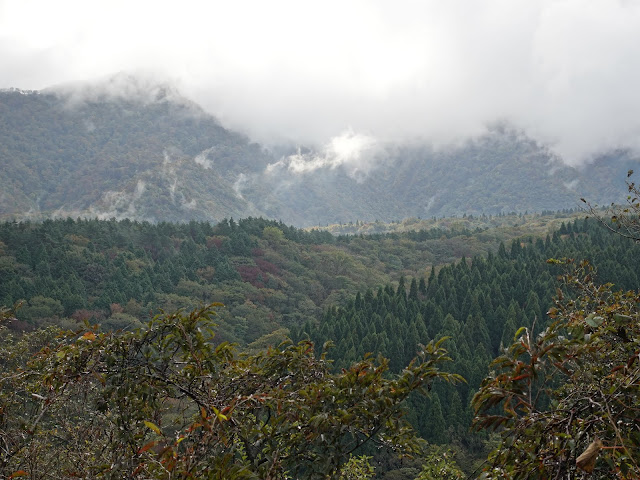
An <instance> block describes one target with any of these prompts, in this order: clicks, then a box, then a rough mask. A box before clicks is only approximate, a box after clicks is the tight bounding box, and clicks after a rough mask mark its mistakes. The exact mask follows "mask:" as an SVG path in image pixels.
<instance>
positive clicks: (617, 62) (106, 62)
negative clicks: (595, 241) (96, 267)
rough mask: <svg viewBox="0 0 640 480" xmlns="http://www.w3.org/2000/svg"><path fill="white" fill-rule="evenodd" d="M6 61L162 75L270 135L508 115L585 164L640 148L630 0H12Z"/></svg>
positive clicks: (433, 133) (433, 130) (401, 127)
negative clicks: (593, 158)
mask: <svg viewBox="0 0 640 480" xmlns="http://www.w3.org/2000/svg"><path fill="white" fill-rule="evenodd" d="M0 64H1V65H2V69H0V87H12V86H14V87H20V88H27V89H30V88H38V89H39V88H43V87H47V86H49V85H52V84H58V83H61V82H66V81H78V80H83V79H87V78H95V77H101V76H105V75H109V74H112V73H115V72H118V71H133V72H137V71H145V72H152V73H158V74H162V75H163V77H166V76H168V77H170V78H175V79H178V83H179V88H180V89H181V90H182V91H183V92H185V93H186V94H187V95H188V96H190V97H191V98H193V99H194V100H196V101H197V102H198V103H200V104H202V105H203V106H204V107H205V108H206V109H207V110H209V111H210V112H211V113H213V114H215V115H217V116H218V117H219V118H221V120H222V121H223V122H224V123H225V124H227V125H229V126H232V127H235V128H241V129H243V130H244V131H246V132H248V133H249V134H250V135H251V136H252V137H253V138H255V139H257V140H259V141H264V142H278V141H282V140H285V139H286V140H293V141H296V142H298V143H304V144H306V143H313V144H315V145H326V144H328V143H330V141H331V140H330V139H331V138H335V137H340V135H341V134H340V132H343V131H345V129H347V128H349V127H352V128H353V131H355V132H367V135H368V136H372V137H375V138H378V139H380V141H387V140H396V139H416V138H423V139H426V140H429V141H432V142H434V143H436V144H438V143H448V142H451V141H455V140H456V139H458V138H460V137H467V136H474V135H478V134H480V133H482V132H483V131H484V130H485V128H486V125H487V124H490V123H492V122H494V121H496V120H507V121H510V122H512V123H513V124H515V126H517V127H521V128H524V129H525V130H526V131H527V132H529V133H530V134H532V135H534V136H535V138H537V139H539V140H542V141H544V142H546V143H548V144H550V145H551V147H552V148H553V149H554V151H555V152H557V153H559V154H561V155H562V156H563V157H564V158H565V160H567V161H569V162H573V163H576V162H579V161H583V160H585V159H588V158H589V157H590V156H591V155H594V154H596V153H599V152H601V151H605V150H608V149H611V148H620V147H622V148H624V147H628V148H635V149H640V116H639V115H637V112H638V111H640V95H638V94H637V88H638V85H640V2H638V1H633V0H631V1H615V0H538V1H531V0H526V1H525V0H482V1H477V2H469V1H463V0H449V1H447V2H441V1H435V0H434V1H430V0H425V1H417V0H416V1H410V0H406V1H394V2H391V1H383V0H369V1H365V0H353V1H338V0H327V1H325V2H296V1H293V0H273V1H270V2H261V1H258V0H255V1H250V0H237V1H234V2H221V1H212V2H204V1H203V2H198V1H181V2H177V1H154V2H151V1H142V0H140V1H136V2H129V1H127V2H125V1H123V0H111V1H108V2H107V1H96V2H86V1H65V0H60V1H57V2H46V1H36V0H13V1H10V0H4V1H2V0H0ZM336 155H337V154H336Z"/></svg>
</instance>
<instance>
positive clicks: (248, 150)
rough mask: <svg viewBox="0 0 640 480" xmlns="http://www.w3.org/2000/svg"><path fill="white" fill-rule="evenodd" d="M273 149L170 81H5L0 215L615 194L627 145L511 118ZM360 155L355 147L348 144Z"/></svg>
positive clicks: (350, 208)
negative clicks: (589, 148)
mask: <svg viewBox="0 0 640 480" xmlns="http://www.w3.org/2000/svg"><path fill="white" fill-rule="evenodd" d="M287 148H288V149H289V150H288V151H286V150H285V153H284V154H278V155H276V154H274V153H273V152H269V151H267V150H266V149H264V148H262V147H261V146H260V145H257V144H255V143H251V142H250V140H249V139H248V138H246V137H245V136H243V135H241V134H238V133H236V132H233V131H230V130H228V129H225V128H224V127H222V126H221V125H220V124H219V123H218V121H217V120H216V119H215V118H214V117H212V116H210V115H208V114H207V113H205V112H204V111H203V110H202V109H201V108H200V107H198V106H197V105H195V104H193V103H192V102H190V101H188V100H186V99H184V98H183V97H181V96H180V95H179V94H178V93H177V92H176V91H175V89H173V88H171V87H170V86H167V85H162V84H153V83H148V82H147V83H145V82H142V81H140V80H139V79H136V78H134V77H127V76H126V75H120V76H115V77H113V78H111V79H109V80H108V81H106V82H104V83H102V84H98V85H84V86H70V87H65V88H58V89H55V90H48V91H43V92H23V91H19V90H15V89H14V90H9V91H1V92H0V167H1V169H2V173H3V180H2V182H0V218H25V217H27V218H28V217H32V218H44V217H52V216H53V217H61V216H62V217H66V216H72V217H76V216H89V217H98V218H112V217H115V218H125V217H126V218H134V219H139V220H150V221H185V220H191V219H195V220H209V221H219V220H221V219H223V218H228V217H231V216H233V217H236V218H237V217H247V216H266V217H269V218H275V219H280V220H283V221H284V222H286V223H290V224H295V225H298V226H309V225H323V224H328V223H341V222H345V223H346V222H349V221H355V220H365V221H374V220H381V221H393V220H398V219H402V218H407V217H431V216H443V215H447V216H448V215H456V214H462V213H467V214H482V213H487V214H496V213H503V212H511V211H519V212H524V211H526V210H529V211H542V210H558V209H563V208H575V207H577V206H578V205H579V204H580V202H579V198H580V197H581V196H584V197H587V198H589V199H590V200H591V201H593V202H597V203H601V204H602V203H609V202H611V201H614V200H618V199H619V198H618V197H617V195H619V192H622V191H623V188H621V184H623V181H624V178H625V174H626V171H627V169H629V168H633V166H634V165H637V163H638V160H637V159H634V157H633V156H632V155H630V154H629V153H628V152H614V153H611V154H609V155H607V156H604V157H602V158H600V159H597V160H596V161H595V162H594V163H593V164H591V165H587V166H586V167H583V168H582V169H575V168H571V167H568V166H566V165H564V164H563V163H562V162H561V161H560V160H559V159H558V158H557V157H555V156H554V155H552V154H551V153H550V152H549V150H548V149H546V148H544V147H543V146H541V145H539V144H537V143H536V142H534V141H533V140H531V139H529V138H527V137H526V136H525V135H523V134H520V133H516V132H514V131H512V130H509V129H508V128H496V129H493V130H491V131H489V132H488V133H487V134H486V135H484V136H482V137H480V138H477V139H474V140H469V141H467V142H465V143H462V144H459V145H456V146H452V147H449V148H440V149H437V150H436V149H433V148H430V147H428V146H425V145H420V144H416V145H391V144H386V145H379V146H378V148H376V149H374V150H372V151H369V152H365V153H362V158H360V157H357V160H358V162H357V163H355V164H354V163H353V162H351V161H350V160H349V158H342V157H339V156H334V157H328V156H327V153H326V152H322V151H319V152H315V151H312V150H305V151H304V152H303V153H302V154H301V153H300V152H297V153H296V151H295V150H294V149H293V148H289V147H287ZM355 155H356V156H358V155H361V152H355Z"/></svg>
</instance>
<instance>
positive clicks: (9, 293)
mask: <svg viewBox="0 0 640 480" xmlns="http://www.w3.org/2000/svg"><path fill="white" fill-rule="evenodd" d="M556 217H559V218H556ZM563 218H564V219H568V218H569V217H566V216H564V217H563V216H562V215H559V216H557V215H547V216H540V215H530V216H528V217H524V216H517V215H516V216H511V217H501V218H500V219H497V220H495V219H492V218H488V217H487V218H486V219H484V220H481V219H477V220H472V219H458V220H455V221H451V222H449V223H447V224H442V225H439V228H431V229H423V230H419V231H416V232H408V233H404V234H395V233H391V234H385V235H373V236H338V237H334V236H332V235H331V234H329V233H328V232H321V231H317V230H313V231H304V230H299V229H296V228H293V227H288V226H286V225H284V224H282V223H279V222H273V221H269V220H264V219H260V218H250V219H244V220H239V221H237V222H236V221H234V220H225V221H224V222H221V223H219V224H217V225H211V224H208V223H203V222H190V223H188V224H172V223H160V224H157V225H154V224H151V223H147V222H132V221H129V220H124V221H120V222H118V221H115V220H108V221H101V220H72V219H67V220H55V221H52V220H46V221H44V222H42V223H35V222H34V223H30V222H26V223H4V224H2V225H0V242H2V243H0V247H1V248H0V262H1V264H0V265H1V269H0V273H1V275H2V282H1V283H0V299H1V301H2V303H3V304H4V305H13V304H14V303H15V302H18V301H20V300H24V305H23V307H22V308H21V309H20V310H19V312H18V318H19V319H20V320H21V321H23V322H25V324H26V325H29V326H31V327H35V326H39V325H42V324H49V323H56V324H61V323H62V324H64V325H67V326H69V325H73V324H75V323H76V322H81V321H83V320H91V321H95V322H99V323H102V324H104V325H105V326H110V327H111V328H120V327H127V326H128V327H131V326H135V325H139V320H144V319H147V318H149V314H150V312H153V313H155V312H157V310H158V309H159V308H162V309H164V310H166V311H173V310H175V309H178V308H193V307H195V306H197V305H199V304H200V303H201V302H211V301H218V302H222V303H224V304H225V305H226V308H225V309H223V310H222V311H221V312H220V316H219V318H220V321H221V322H224V325H225V328H223V329H221V332H220V334H219V338H222V339H229V340H233V341H238V342H240V343H242V344H246V343H251V342H253V341H256V340H258V339H259V338H260V337H262V336H263V335H267V334H271V333H272V332H274V331H276V330H278V329H280V328H289V327H292V326H296V325H301V324H303V323H304V322H306V321H315V319H317V318H318V317H319V316H320V315H321V314H322V312H323V311H324V310H325V309H327V308H328V307H330V306H332V305H340V304H344V302H345V301H346V300H347V299H348V298H350V297H351V296H352V295H353V294H354V293H355V292H358V291H361V292H364V291H365V290H366V289H367V288H377V287H378V286H379V285H384V284H386V283H388V282H391V281H398V279H399V278H400V277H401V276H402V275H406V276H410V277H420V276H424V275H426V274H428V269H429V268H431V266H433V265H441V264H445V263H448V262H451V261H454V260H456V259H459V258H461V257H462V256H467V258H470V257H472V256H476V255H485V254H486V253H487V252H489V251H497V249H498V245H499V243H500V242H501V241H507V242H508V241H510V239H511V238H513V237H514V236H518V235H523V234H525V233H527V232H528V233H530V234H534V232H537V234H541V233H542V232H544V231H545V230H544V228H549V226H550V225H553V224H558V223H559V222H561V221H562V219H563ZM494 224H495V225H494ZM512 224H517V226H516V227H510V226H509V225H512ZM544 225H547V227H543V226H544ZM69 322H71V323H69ZM282 333H284V331H281V334H282Z"/></svg>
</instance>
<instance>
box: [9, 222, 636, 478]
mask: <svg viewBox="0 0 640 480" xmlns="http://www.w3.org/2000/svg"><path fill="white" fill-rule="evenodd" d="M584 217H585V215H584V213H582V214H580V213H575V212H565V213H552V212H547V213H545V214H544V215H541V214H532V215H523V214H514V215H511V216H509V215H507V216H502V215H501V216H499V217H485V218H478V217H475V218H474V217H469V218H467V217H465V218H460V219H446V221H445V219H442V220H440V221H437V222H435V221H434V222H432V223H428V222H422V221H414V222H408V223H410V224H412V225H413V227H414V229H412V228H411V227H410V225H408V224H407V222H402V224H400V223H398V224H397V225H396V226H395V227H385V228H384V229H381V230H384V231H385V232H386V233H376V234H369V235H363V234H359V233H357V231H356V232H353V233H352V234H350V235H333V234H332V233H330V232H329V231H326V230H319V229H313V230H302V229H297V228H294V227H290V226H287V225H285V224H283V223H282V222H276V221H272V220H266V219H263V218H246V219H240V220H237V221H235V220H233V219H225V220H223V221H222V222H220V223H218V224H215V225H212V224H210V223H207V222H197V221H191V222H189V223H166V222H163V223H158V224H153V223H149V222H137V221H131V220H121V221H117V220H115V219H112V220H97V219H75V220H74V219H71V218H67V219H64V220H62V219H60V220H45V221H42V222H15V221H13V222H5V223H3V224H1V225H0V304H2V305H4V306H5V307H4V309H3V310H2V312H3V325H2V327H1V328H2V329H3V334H2V345H1V346H0V348H1V349H2V353H3V356H2V358H3V360H2V365H1V367H2V369H1V372H0V381H1V382H2V398H1V399H0V409H1V410H0V436H1V437H2V442H1V443H2V446H1V452H2V453H1V457H0V469H1V471H2V475H3V476H4V477H6V478H18V477H21V476H23V477H26V478H49V477H48V476H47V475H50V472H57V473H56V474H55V475H54V476H56V477H57V478H63V477H64V478H94V477H100V478H122V477H123V476H125V477H133V478H274V479H275V478H328V477H329V478H344V479H347V478H371V477H373V476H375V477H376V478H382V479H387V480H393V479H411V480H413V479H416V478H420V479H431V478H433V479H435V478H475V477H477V476H479V475H481V472H483V473H482V475H485V477H484V478H552V475H574V476H576V475H579V474H580V473H579V471H580V472H589V473H591V471H593V469H594V466H593V465H591V464H588V465H587V469H584V468H582V466H581V465H579V464H578V463H576V459H579V458H580V456H581V453H582V451H583V450H585V449H586V448H587V447H589V448H592V451H596V453H595V455H596V456H595V457H593V458H592V459H590V461H591V460H593V462H592V463H594V464H595V465H596V467H595V468H596V470H595V472H596V474H598V475H604V476H606V477H607V478H613V477H616V478H635V473H638V471H639V470H638V467H637V462H638V456H637V454H635V453H633V449H632V447H633V448H636V447H637V444H638V443H640V442H639V440H640V432H638V430H637V421H636V416H634V415H631V414H629V415H627V416H625V415H626V414H623V412H624V411H625V409H628V408H629V406H632V405H634V403H633V402H635V401H636V400H637V395H636V392H637V389H638V381H639V377H638V375H637V372H638V370H637V362H636V361H635V359H636V357H637V351H640V350H638V345H637V342H639V341H640V339H639V337H637V336H636V333H637V328H638V327H637V324H638V322H637V315H638V314H637V302H638V296H637V293H634V289H636V288H637V285H638V276H637V275H638V274H637V272H638V271H640V255H638V253H639V252H638V248H640V246H638V245H637V244H636V243H635V242H633V241H631V240H630V239H628V238H625V237H624V236H621V235H616V234H614V233H611V232H610V231H608V229H607V228H606V227H605V226H604V225H603V224H602V222H599V221H597V220H596V219H593V218H592V219H585V218H584ZM623 218H626V217H623ZM371 225H373V224H367V225H365V224H364V223H362V224H360V222H357V224H356V225H355V227H356V228H357V229H365V230H366V229H369V227H370V226H371ZM426 225H431V227H430V228H427V227H426ZM416 226H419V227H420V229H415V227H416ZM352 227H354V226H353V225H352V226H351V227H347V226H343V227H342V228H352ZM378 227H379V226H378ZM378 227H376V228H378ZM405 227H406V228H405ZM614 229H615V228H614ZM583 261H586V262H588V263H583ZM592 266H593V267H592ZM603 358H604V359H606V361H604V360H603ZM597 369H599V370H597ZM596 370H597V371H596ZM594 376H595V377H597V378H601V379H602V380H601V381H600V383H595V382H594V381H593V380H591V381H590V380H589V378H591V379H592V378H593V377H594ZM605 379H606V381H605ZM605 383H606V385H605ZM571 385H574V388H575V389H576V391H579V390H580V388H578V387H576V385H577V386H584V389H585V391H584V392H581V394H582V393H584V397H580V396H579V395H577V394H576V395H573V394H572V393H571V390H570V387H571ZM587 387H588V388H591V389H592V391H587V390H586V389H587ZM605 387H606V388H605ZM593 389H596V390H597V391H593ZM603 392H604V393H603ZM598 395H601V397H602V398H600V397H599V396H598ZM534 397H535V399H534ZM586 398H588V399H590V400H585V399H586ZM571 402H573V403H571ZM585 402H586V406H585ZM631 408H634V409H635V407H631ZM549 412H552V413H549ZM598 418H600V420H601V421H600V422H599V421H598ZM602 419H608V420H607V421H609V423H611V422H613V423H612V425H613V426H611V425H609V424H607V422H606V421H602ZM603 423H604V424H605V425H603ZM541 438H544V439H545V440H544V441H542V440H541ZM536 442H537V443H536ZM600 451H602V452H607V455H604V454H602V455H600V457H599V458H600V459H599V460H598V463H597V464H596V463H595V462H596V457H597V456H598V452H600ZM407 455H408V457H407ZM518 455H519V456H518ZM592 456H593V455H592ZM563 458H564V460H562V462H560V460H558V459H563ZM552 459H553V460H552ZM554 462H555V463H554ZM525 466H526V468H525ZM589 468H590V469H591V470H589ZM598 472H600V473H598ZM607 472H608V473H607ZM612 472H615V474H614V473H612ZM634 472H635V473H634ZM594 475H595V474H594ZM327 476H328V477H327ZM556 478H560V477H556ZM571 478H574V477H571Z"/></svg>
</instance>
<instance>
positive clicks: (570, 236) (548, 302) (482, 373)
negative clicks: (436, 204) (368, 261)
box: [293, 220, 640, 449]
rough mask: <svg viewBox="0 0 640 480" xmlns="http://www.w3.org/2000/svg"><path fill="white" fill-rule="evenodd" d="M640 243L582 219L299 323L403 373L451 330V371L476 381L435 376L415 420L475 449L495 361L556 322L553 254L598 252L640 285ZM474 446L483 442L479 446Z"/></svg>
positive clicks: (598, 260)
mask: <svg viewBox="0 0 640 480" xmlns="http://www.w3.org/2000/svg"><path fill="white" fill-rule="evenodd" d="M639 253H640V246H638V245H635V244H633V243H632V242H629V241H628V239H625V238H622V237H619V236H616V235H612V234H610V233H609V232H607V231H606V230H605V229H604V228H603V227H602V225H600V224H599V223H597V222H595V221H587V220H575V221H574V222H571V223H568V224H566V225H564V224H563V225H562V226H561V228H560V229H558V230H557V231H555V232H554V233H553V234H552V235H549V236H547V237H546V238H545V239H542V238H537V239H533V238H525V239H519V240H514V241H512V242H511V244H510V246H509V247H507V248H505V246H504V244H501V245H500V247H499V249H498V251H497V253H495V254H494V253H489V255H488V256H487V257H483V256H475V257H473V258H472V259H462V260H461V261H459V262H457V263H455V264H450V265H447V266H444V267H442V268H441V269H439V270H438V271H437V273H436V269H435V268H434V269H432V270H431V273H430V275H429V277H428V278H424V277H420V278H416V277H414V278H412V279H411V280H410V281H409V280H408V279H407V280H406V281H405V280H404V279H401V281H400V283H399V284H398V285H397V286H392V285H386V286H384V287H382V286H381V287H379V288H378V289H377V290H371V289H369V290H367V291H366V292H365V293H364V294H361V293H358V294H357V295H356V296H355V298H354V299H352V300H351V301H349V303H348V304H347V305H346V306H344V307H338V306H336V307H332V308H330V309H328V310H326V311H325V313H324V315H323V317H322V319H321V321H320V322H319V323H308V324H307V325H305V326H304V327H303V328H302V329H294V332H293V336H294V338H295V339H300V338H305V337H306V336H307V335H308V336H309V338H311V340H313V341H314V342H315V343H316V344H318V345H320V344H323V343H324V342H326V341H328V340H330V341H332V342H333V344H334V347H333V348H332V349H331V350H330V351H329V357H330V358H331V359H333V360H334V362H335V363H334V364H335V367H336V368H338V369H339V368H345V367H346V366H348V365H350V364H351V363H353V362H354V361H356V360H357V359H358V358H362V357H363V356H364V355H365V354H367V353H371V354H374V355H376V354H382V355H383V356H385V357H387V358H389V359H390V369H391V371H394V372H400V371H401V370H402V368H404V366H405V365H407V364H408V363H409V361H410V360H411V359H412V358H413V357H414V356H415V355H416V352H417V351H418V345H419V344H426V343H428V342H429V341H430V340H434V339H440V338H442V337H448V338H449V339H448V340H447V342H446V343H445V346H446V348H447V349H448V351H449V352H450V354H451V356H452V358H453V362H452V364H451V365H450V366H448V367H447V369H448V370H449V371H451V372H456V373H459V374H460V375H462V376H463V377H464V378H465V379H466V380H467V383H461V384H458V385H457V386H452V385H447V384H435V385H434V387H433V390H432V391H431V396H430V398H429V399H425V398H424V397H415V398H414V400H413V403H412V418H413V422H414V424H415V425H416V426H417V428H418V430H419V432H420V433H421V435H423V437H424V438H427V439H428V440H429V441H431V442H434V443H440V444H443V443H451V442H458V443H459V444H461V445H466V446H467V447H469V448H471V449H473V448H477V447H478V443H477V440H474V439H473V438H471V437H470V433H469V427H470V425H471V419H472V418H473V411H472V409H471V399H472V397H473V395H474V394H475V392H476V391H477V389H478V387H479V386H480V383H481V381H482V380H483V379H484V378H485V377H486V375H487V373H488V365H489V363H490V362H491V360H492V359H493V358H495V357H496V356H497V355H498V354H499V353H500V352H501V351H502V350H503V348H504V347H506V346H508V345H511V343H512V342H513V341H514V335H515V333H516V331H517V330H518V329H519V328H520V327H527V328H528V329H530V330H533V331H535V332H541V331H542V330H544V329H545V328H546V326H547V323H548V318H547V315H546V312H547V311H548V310H549V309H550V308H551V307H552V305H553V299H554V297H555V296H556V291H557V288H558V287H559V284H558V282H557V281H556V277H557V276H558V275H560V274H561V273H562V272H563V267H562V266H558V265H557V264H555V263H547V259H550V258H565V257H566V258H576V259H583V260H589V261H590V262H591V263H592V264H593V265H596V266H597V276H596V277H597V281H598V282H602V283H607V282H613V283H615V285H616V288H621V289H624V290H628V289H633V288H634V287H635V286H636V285H638V277H637V272H638V271H640V270H639V269H640V256H639ZM474 445H475V447H474Z"/></svg>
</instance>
